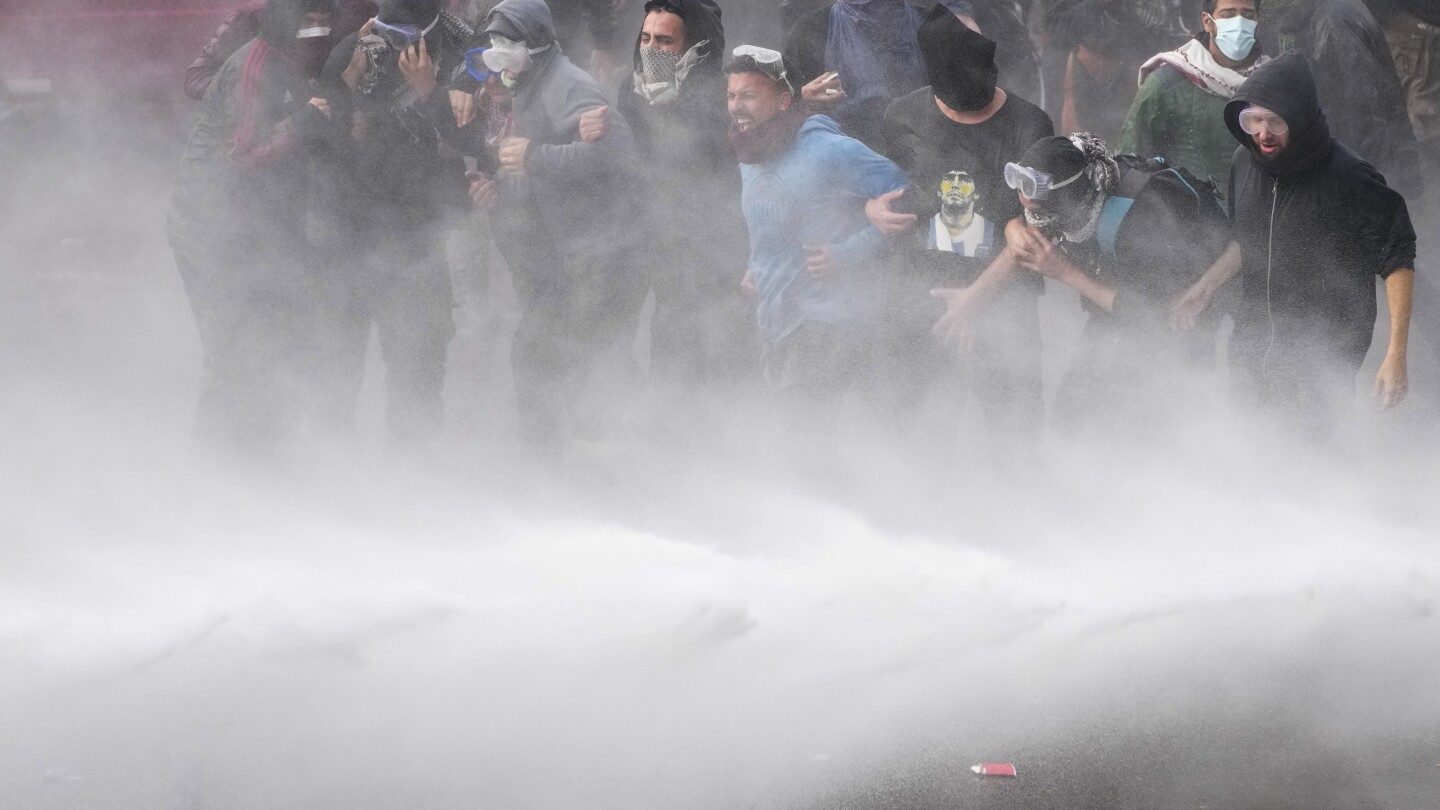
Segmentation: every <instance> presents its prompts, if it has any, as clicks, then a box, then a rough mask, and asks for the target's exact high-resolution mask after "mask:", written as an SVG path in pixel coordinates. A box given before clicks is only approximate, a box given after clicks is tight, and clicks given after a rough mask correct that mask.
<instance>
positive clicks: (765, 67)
mask: <svg viewBox="0 0 1440 810" xmlns="http://www.w3.org/2000/svg"><path fill="white" fill-rule="evenodd" d="M731 54H732V55H733V56H734V57H735V58H736V59H739V58H741V57H745V56H748V57H750V58H751V59H754V60H755V64H757V65H759V66H760V70H761V71H762V72H763V73H764V74H765V75H766V76H769V77H770V78H772V79H774V80H775V81H777V82H780V83H782V84H784V85H785V86H786V87H789V88H791V89H794V87H795V86H794V85H792V84H791V83H790V76H789V75H788V74H787V73H786V72H785V57H784V56H782V55H781V54H780V52H779V51H772V50H770V49H769V48H762V47H760V46H759V45H741V46H739V47H737V48H736V49H735V50H734V51H731Z"/></svg>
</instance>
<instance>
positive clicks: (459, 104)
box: [450, 90, 475, 129]
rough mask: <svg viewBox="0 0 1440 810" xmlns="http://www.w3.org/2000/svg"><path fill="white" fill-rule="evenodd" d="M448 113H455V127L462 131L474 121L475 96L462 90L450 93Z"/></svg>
mask: <svg viewBox="0 0 1440 810" xmlns="http://www.w3.org/2000/svg"><path fill="white" fill-rule="evenodd" d="M450 111H451V112H453V113H455V126H456V127H457V128H458V129H464V128H465V127H467V126H469V125H470V122H471V121H474V120H475V94H474V93H467V92H465V91H464V90H451V91H450Z"/></svg>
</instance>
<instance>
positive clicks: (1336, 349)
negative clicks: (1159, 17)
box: [1225, 51, 1415, 374]
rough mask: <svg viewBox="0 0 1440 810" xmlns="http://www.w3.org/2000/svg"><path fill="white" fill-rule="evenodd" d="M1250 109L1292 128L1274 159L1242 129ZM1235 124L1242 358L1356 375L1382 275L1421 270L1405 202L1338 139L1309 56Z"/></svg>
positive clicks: (1234, 116) (1234, 352)
mask: <svg viewBox="0 0 1440 810" xmlns="http://www.w3.org/2000/svg"><path fill="white" fill-rule="evenodd" d="M1250 105H1256V106H1261V107H1265V108H1267V109H1270V110H1272V111H1274V112H1275V113H1276V114H1278V115H1280V117H1282V118H1283V119H1285V122H1286V123H1287V124H1288V125H1289V127H1290V129H1289V144H1288V145H1287V146H1286V148H1285V149H1284V150H1283V151H1282V152H1281V154H1280V155H1278V156H1277V157H1276V158H1274V159H1270V160H1266V159H1264V158H1262V157H1261V156H1260V155H1259V153H1258V151H1257V150H1256V147H1255V145H1254V142H1253V141H1252V139H1251V138H1250V136H1249V135H1247V134H1246V133H1245V132H1244V130H1242V129H1241V128H1240V121H1239V116H1240V112H1241V111H1242V110H1243V109H1245V108H1246V107H1247V106H1250ZM1225 123H1226V125H1227V126H1229V128H1230V132H1231V134H1233V135H1234V136H1235V139H1236V140H1237V141H1239V142H1240V144H1241V146H1240V148H1239V149H1237V150H1236V152H1235V157H1234V159H1233V161H1232V163H1231V169H1230V200H1231V212H1230V213H1231V218H1232V221H1233V226H1234V235H1235V238H1236V239H1237V240H1238V241H1239V243H1240V247H1241V250H1242V252H1243V256H1244V259H1243V262H1244V263H1243V268H1242V271H1241V272H1242V279H1243V283H1244V291H1243V297H1242V301H1241V305H1240V308H1239V310H1238V311H1237V313H1236V327H1235V336H1234V338H1233V340H1232V343H1231V356H1232V358H1234V360H1235V361H1236V362H1237V363H1239V364H1241V365H1242V367H1247V368H1250V369H1252V370H1255V371H1259V372H1261V373H1262V374H1263V373H1269V372H1270V371H1272V370H1275V369H1279V368H1282V367H1283V366H1284V365H1288V366H1289V367H1291V368H1292V369H1293V368H1300V367H1311V366H1312V365H1313V363H1317V362H1328V363H1336V362H1338V363H1341V364H1346V365H1348V366H1350V367H1353V368H1354V369H1358V368H1359V366H1360V364H1361V363H1362V362H1363V361H1364V359H1365V353H1366V351H1368V350H1369V348H1370V339H1371V333H1372V331H1373V330H1374V325H1375V315H1376V301H1375V277H1376V276H1380V277H1385V276H1388V275H1389V274H1390V273H1392V272H1394V271H1395V270H1397V269H1400V268H1413V267H1414V263H1415V231H1414V229H1413V228H1412V227H1411V224H1410V215H1409V213H1408V212H1407V210H1406V207H1405V200H1404V199H1403V198H1402V197H1401V196H1400V195H1399V194H1398V193H1396V192H1395V191H1393V190H1392V189H1391V188H1389V187H1388V186H1386V185H1385V180H1384V178H1383V177H1381V176H1380V174H1379V173H1378V172H1376V171H1375V169H1374V168H1372V167H1371V166H1370V164H1369V163H1366V162H1365V161H1364V160H1362V159H1360V158H1359V157H1358V156H1357V155H1356V154H1355V153H1354V152H1352V151H1351V150H1350V149H1349V148H1348V147H1346V146H1345V145H1344V144H1343V143H1341V142H1339V141H1338V140H1336V139H1335V138H1334V137H1332V136H1331V134H1330V128H1329V123H1328V122H1327V120H1326V117H1325V114H1324V112H1322V110H1321V107H1320V103H1319V100H1318V94H1317V92H1316V88H1315V81H1314V79H1313V77H1312V75H1311V72H1310V67H1309V65H1308V63H1307V61H1306V58H1305V57H1304V56H1302V55H1301V54H1299V53H1296V52H1293V51H1292V52H1289V53H1286V54H1284V55H1282V56H1280V57H1279V58H1277V59H1275V60H1273V61H1272V62H1270V63H1269V64H1267V65H1265V66H1263V67H1261V68H1260V69H1259V70H1258V71H1256V73H1255V74H1254V75H1253V76H1251V77H1250V78H1249V79H1248V80H1247V81H1246V82H1245V84H1243V85H1241V87H1240V90H1239V92H1237V93H1236V94H1235V98H1234V99H1232V100H1231V102H1230V103H1229V104H1227V105H1226V107H1225ZM1277 363H1278V364H1283V365H1277Z"/></svg>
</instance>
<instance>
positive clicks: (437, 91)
mask: <svg viewBox="0 0 1440 810" xmlns="http://www.w3.org/2000/svg"><path fill="white" fill-rule="evenodd" d="M440 9H441V3H440V1H439V0H385V1H384V2H382V3H381V4H380V13H379V15H378V16H377V18H376V19H377V20H378V23H377V25H376V26H374V27H366V28H362V29H361V31H360V32H359V33H356V34H351V35H350V36H347V37H346V38H345V39H343V40H341V42H340V44H339V45H337V46H336V47H335V50H334V51H333V52H332V53H331V54H330V58H329V60H328V62H327V64H326V66H325V72H324V76H323V79H322V85H323V89H324V90H325V92H326V93H327V98H329V100H330V103H331V106H332V107H333V109H334V114H335V115H334V130H335V131H334V132H333V141H334V144H333V148H332V149H330V150H329V151H328V152H327V159H326V161H324V163H323V165H324V169H325V171H324V172H323V183H324V185H323V191H322V193H321V195H320V199H318V200H317V205H316V209H317V210H316V212H315V216H314V217H313V222H312V227H313V228H314V232H315V238H316V240H317V242H318V243H319V244H320V246H321V247H322V249H323V251H324V255H325V264H324V269H325V277H326V292H327V294H328V297H327V305H326V307H325V312H326V314H327V316H328V320H327V325H328V328H327V329H325V330H324V331H323V332H322V338H323V342H322V351H323V352H324V354H323V356H322V358H321V361H322V366H321V368H320V369H318V377H319V378H320V380H321V383H320V387H321V389H322V390H321V393H320V400H321V404H320V407H321V409H322V412H323V413H324V415H325V417H326V419H327V421H328V422H329V423H330V426H331V427H332V428H333V429H335V430H337V431H338V432H340V433H341V434H345V433H348V432H351V431H353V424H354V413H355V406H356V400H357V398H358V395H359V391H360V385H361V380H362V377H363V375H364V369H365V353H366V350H367V347H368V345H369V336H370V330H371V325H372V323H373V324H374V325H375V327H376V328H377V329H378V331H379V338H380V350H381V354H382V356H383V357H384V360H385V370H386V429H387V435H388V438H389V441H390V442H391V444H392V445H394V446H396V447H399V448H404V447H416V446H422V445H424V444H426V443H428V442H430V441H431V440H433V439H435V438H436V437H437V436H438V435H439V433H440V430H441V427H442V417H443V410H442V406H441V392H442V389H443V386H444V378H445V356H446V351H447V347H448V344H449V342H450V338H451V336H452V335H453V334H454V331H455V327H454V322H453V319H452V312H451V310H452V309H453V306H454V304H453V298H452V291H451V284H450V270H449V266H448V263H447V261H446V257H445V238H446V232H447V230H448V228H449V227H450V226H451V225H453V224H454V222H455V220H456V218H457V217H458V216H459V215H460V214H461V213H463V212H465V211H467V210H468V209H469V200H468V199H467V197H466V194H465V176H464V175H465V167H464V164H463V163H462V162H461V161H460V159H459V158H458V157H457V156H455V155H453V154H451V153H447V152H446V151H445V150H443V149H442V146H441V144H442V141H444V140H448V139H451V138H453V137H455V118H454V115H453V114H452V112H451V108H450V101H449V97H448V94H447V92H446V86H447V84H448V83H449V79H450V77H452V76H453V75H454V74H455V73H456V72H457V71H459V70H461V69H462V67H463V61H464V54H465V48H466V45H467V44H468V43H469V40H470V37H471V36H473V32H472V31H471V30H470V28H469V27H468V26H466V25H465V24H464V23H463V22H461V21H460V20H459V19H457V18H455V17H453V16H451V15H450V14H448V13H446V12H443V11H441V10H440ZM379 24H383V25H384V26H387V27H388V28H382V27H381V26H380V25H379ZM397 30H399V31H404V30H408V31H410V32H413V34H414V35H416V36H418V37H419V38H418V39H415V40H412V41H413V42H414V43H415V47H414V48H413V50H410V51H408V52H407V51H403V50H402V49H401V48H403V46H404V45H405V44H406V43H405V42H401V41H399V39H400V38H401V37H402V36H403V35H398V36H397V34H396V33H395V31H397ZM367 31H368V32H369V34H368V35H367V36H366V37H365V38H364V40H363V41H362V40H361V38H360V34H363V33H366V32H367ZM421 42H423V44H424V46H425V49H424V53H423V54H419V53H418V51H419V47H418V46H419V44H420V43H421ZM397 45H399V46H400V47H397ZM402 58H404V59H406V60H407V64H409V63H410V60H414V61H415V62H417V63H420V62H423V61H424V60H427V59H428V60H429V67H428V68H425V67H424V66H423V65H421V66H420V67H419V69H418V70H417V71H416V72H415V73H414V74H413V75H414V78H411V77H407V75H406V74H405V73H404V71H402V69H401V60H402Z"/></svg>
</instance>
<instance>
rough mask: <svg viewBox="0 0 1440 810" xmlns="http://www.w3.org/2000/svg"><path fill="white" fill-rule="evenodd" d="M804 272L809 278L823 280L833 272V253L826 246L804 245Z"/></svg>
mask: <svg viewBox="0 0 1440 810" xmlns="http://www.w3.org/2000/svg"><path fill="white" fill-rule="evenodd" d="M805 272H807V273H809V274H810V277H811V278H814V279H820V280H822V281H823V280H824V279H827V278H829V277H830V275H831V274H832V273H834V272H835V254H834V253H831V252H830V248H828V247H810V246H809V245H806V246H805Z"/></svg>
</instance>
